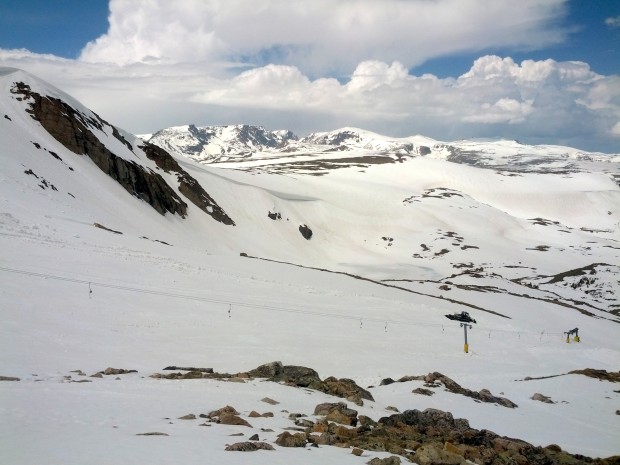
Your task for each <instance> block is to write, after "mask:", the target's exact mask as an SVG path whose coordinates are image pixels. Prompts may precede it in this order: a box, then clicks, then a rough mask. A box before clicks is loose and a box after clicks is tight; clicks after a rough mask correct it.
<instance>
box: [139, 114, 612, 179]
mask: <svg viewBox="0 0 620 465" xmlns="http://www.w3.org/2000/svg"><path fill="white" fill-rule="evenodd" d="M143 137H144V138H145V140H148V141H149V142H151V143H153V144H155V145H158V146H160V147H162V148H164V149H166V150H168V151H170V152H172V153H175V154H178V155H183V156H186V157H188V158H191V159H193V160H196V161H199V162H203V163H218V162H230V161H239V160H241V159H244V160H246V161H248V160H252V159H264V158H270V159H277V158H287V157H290V156H291V155H292V154H295V155H297V156H298V158H299V157H303V156H304V155H305V156H316V155H317V154H323V155H329V154H331V153H333V152H336V153H339V154H340V155H341V156H343V155H346V154H352V155H354V158H357V157H359V156H360V155H362V156H365V157H367V158H368V159H371V157H374V158H375V159H376V160H381V162H389V160H390V159H393V160H395V161H399V160H402V159H403V158H404V157H408V156H426V157H429V158H436V159H444V160H447V161H450V162H453V163H460V164H466V165H473V166H477V167H479V168H489V169H494V170H500V171H505V172H515V173H519V172H541V173H544V172H556V173H561V172H574V171H579V170H580V169H581V166H582V162H586V166H585V168H584V169H586V170H587V169H588V168H587V166H588V164H587V162H592V161H595V162H609V163H619V162H620V154H602V153H590V152H584V151H581V150H577V149H573V148H571V147H562V146H552V145H537V146H531V145H525V144H521V143H519V142H517V141H507V140H498V141H468V140H464V141H455V142H440V141H437V140H433V139H430V138H428V137H424V136H411V137H402V138H393V137H387V136H383V135H380V134H376V133H373V132H370V131H365V130H362V129H358V128H342V129H338V130H335V131H331V132H321V133H313V134H310V135H309V136H307V137H304V138H302V139H299V138H297V136H295V135H294V134H292V133H291V132H290V131H275V132H270V131H267V130H265V129H264V128H262V127H256V126H209V127H202V128H197V127H195V126H193V125H190V126H179V127H173V128H167V129H162V130H160V131H158V132H157V133H155V134H148V135H145V136H143ZM322 158H323V157H322Z"/></svg>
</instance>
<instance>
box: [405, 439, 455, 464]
mask: <svg viewBox="0 0 620 465" xmlns="http://www.w3.org/2000/svg"><path fill="white" fill-rule="evenodd" d="M414 459H415V461H416V462H417V463H418V464H420V465H461V464H465V463H466V461H465V458H464V457H463V456H462V455H460V454H455V453H453V452H450V451H448V450H446V449H444V446H443V445H442V444H441V443H430V444H425V445H423V446H421V447H419V448H418V450H416V452H415V456H414Z"/></svg>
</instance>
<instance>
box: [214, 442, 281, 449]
mask: <svg viewBox="0 0 620 465" xmlns="http://www.w3.org/2000/svg"><path fill="white" fill-rule="evenodd" d="M224 450H227V451H233V452H254V451H257V450H275V449H274V448H273V446H272V445H271V444H267V443H266V442H250V441H246V442H237V443H235V444H231V445H229V446H226V449H224Z"/></svg>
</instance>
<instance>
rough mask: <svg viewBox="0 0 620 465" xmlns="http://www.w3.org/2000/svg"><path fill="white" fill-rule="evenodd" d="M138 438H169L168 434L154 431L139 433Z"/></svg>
mask: <svg viewBox="0 0 620 465" xmlns="http://www.w3.org/2000/svg"><path fill="white" fill-rule="evenodd" d="M136 436H168V433H160V432H159V431H153V432H150V433H138V434H136Z"/></svg>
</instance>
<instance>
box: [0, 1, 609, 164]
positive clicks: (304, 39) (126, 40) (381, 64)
mask: <svg viewBox="0 0 620 465" xmlns="http://www.w3.org/2000/svg"><path fill="white" fill-rule="evenodd" d="M565 7H566V0H502V1H491V0H432V1H431V0H382V1H376V0H337V1H336V0H313V1H311V2H310V1H305V0H263V1H261V2H248V1H245V0H226V1H223V0H208V1H207V0H178V1H174V2H172V1H169V0H111V2H110V17H109V21H110V27H109V30H108V32H107V33H106V34H104V35H103V36H101V37H100V38H99V39H97V40H95V41H93V42H91V43H89V44H87V45H86V46H85V48H84V49H83V51H82V54H81V56H80V58H79V59H77V60H70V59H64V58H59V57H56V56H53V55H41V54H36V53H31V52H30V51H28V50H2V49H0V65H5V66H15V67H19V68H23V69H26V70H27V71H30V72H32V73H33V74H36V75H39V76H40V77H42V78H43V79H46V80H48V81H50V82H51V83H52V84H55V85H56V86H58V87H60V88H61V89H63V90H66V91H67V92H68V93H70V94H73V95H74V96H75V97H76V98H78V99H80V100H81V101H82V102H83V103H85V104H86V105H87V106H89V107H91V108H92V109H93V110H94V111H96V112H98V113H99V114H100V115H101V116H102V117H104V118H106V119H107V120H109V121H110V122H111V123H113V124H117V125H118V126H120V127H123V128H125V129H127V130H129V131H133V132H135V133H143V132H152V131H155V130H157V129H160V128H163V127H166V126H173V125H180V124H188V123H194V124H198V125H208V124H238V123H249V124H260V125H264V126H266V127H269V128H271V129H280V128H286V129H291V130H293V131H295V132H297V133H299V134H300V135H305V134H307V133H309V132H313V131H323V130H331V129H335V128H338V127H343V126H360V127H362V128H365V129H369V130H374V131H376V132H379V133H384V134H387V135H393V136H405V135H412V134H424V135H427V136H430V137H434V138H436V139H440V140H451V139H457V138H469V137H505V138H516V139H519V140H522V141H524V142H531V143H558V144H566V145H573V146H576V147H581V148H585V149H594V150H604V151H613V152H619V151H620V150H619V149H618V142H619V138H620V134H619V132H620V130H619V127H618V125H619V124H620V123H618V122H619V121H620V76H603V75H599V74H597V73H595V72H593V71H592V70H591V69H590V68H589V66H588V65H587V64H586V63H582V62H556V61H554V60H537V61H535V60H525V61H522V62H521V63H516V62H515V61H514V60H513V59H512V58H510V57H499V56H496V55H493V54H489V55H484V56H481V57H480V58H478V59H477V60H475V61H474V62H473V63H472V65H471V68H470V69H469V70H468V71H467V72H465V73H463V74H462V75H461V76H452V77H447V78H439V77H437V76H434V75H431V74H424V75H416V74H413V73H412V72H411V69H412V67H414V66H415V65H417V64H420V63H422V62H424V61H425V60H427V59H429V58H435V57H439V56H442V55H444V54H454V53H458V52H461V51H475V50H488V49H492V48H497V47H504V48H505V47H508V48H512V49H519V50H520V49H522V48H529V47H531V48H540V47H544V46H545V45H549V44H553V43H556V42H559V41H562V40H563V39H564V38H565V34H566V33H565V31H563V30H562V29H559V28H558V27H556V26H555V25H554V24H555V21H554V20H556V19H557V18H558V17H561V15H562V14H563V13H564V10H565ZM414 69H415V68H414Z"/></svg>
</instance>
